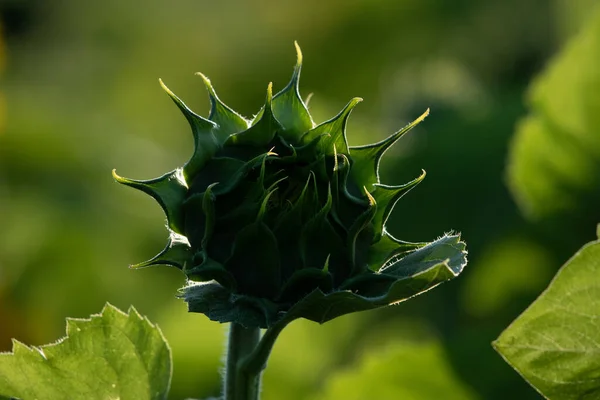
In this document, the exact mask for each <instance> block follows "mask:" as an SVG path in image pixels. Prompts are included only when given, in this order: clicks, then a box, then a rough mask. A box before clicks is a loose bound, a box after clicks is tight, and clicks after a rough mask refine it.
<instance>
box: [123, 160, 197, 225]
mask: <svg viewBox="0 0 600 400" xmlns="http://www.w3.org/2000/svg"><path fill="white" fill-rule="evenodd" d="M113 178H114V179H115V180H116V181H117V182H119V183H122V184H123V185H127V186H131V187H132V188H135V189H138V190H141V191H142V192H144V193H147V194H149V195H150V196H152V198H154V200H156V201H157V202H158V204H160V206H161V207H162V209H163V211H164V212H165V215H166V216H167V224H168V225H169V228H170V229H171V230H173V231H174V232H176V233H179V234H182V233H183V218H184V216H183V209H182V206H183V202H184V200H185V196H186V194H187V189H188V188H187V185H186V183H185V180H184V178H183V176H182V174H181V170H175V171H172V172H169V173H168V174H165V175H163V176H161V177H160V178H156V179H150V180H147V181H136V180H133V179H127V178H123V177H121V176H119V175H117V172H116V171H115V170H113Z"/></svg>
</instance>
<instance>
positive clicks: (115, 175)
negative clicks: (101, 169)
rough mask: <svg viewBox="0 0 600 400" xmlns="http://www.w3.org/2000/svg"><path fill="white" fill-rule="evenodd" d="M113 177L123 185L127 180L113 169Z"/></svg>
mask: <svg viewBox="0 0 600 400" xmlns="http://www.w3.org/2000/svg"><path fill="white" fill-rule="evenodd" d="M112 177H113V179H114V180H115V181H117V182H119V183H122V182H123V181H124V180H125V178H123V177H122V176H119V175H118V174H117V169H116V168H113V170H112Z"/></svg>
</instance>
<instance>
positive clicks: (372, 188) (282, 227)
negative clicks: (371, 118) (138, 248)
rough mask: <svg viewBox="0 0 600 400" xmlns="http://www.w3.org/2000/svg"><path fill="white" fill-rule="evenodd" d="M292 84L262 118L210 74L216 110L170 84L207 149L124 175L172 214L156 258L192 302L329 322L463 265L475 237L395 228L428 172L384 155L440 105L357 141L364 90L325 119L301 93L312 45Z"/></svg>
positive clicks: (249, 319) (227, 314)
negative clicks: (406, 173) (389, 178)
mask: <svg viewBox="0 0 600 400" xmlns="http://www.w3.org/2000/svg"><path fill="white" fill-rule="evenodd" d="M296 49H297V54H298V62H297V64H296V67H295V69H294V73H293V75H292V79H291V81H290V83H289V84H288V85H287V86H286V87H285V88H284V89H283V90H282V91H281V92H279V93H277V94H276V95H274V96H273V95H272V85H271V84H269V86H268V88H267V95H266V101H265V104H264V106H263V107H262V109H261V110H260V111H259V113H258V114H257V115H256V117H254V118H253V119H252V120H251V121H250V120H247V119H245V118H243V117H242V116H240V115H239V114H238V113H236V112H235V111H233V110H232V109H231V108H229V107H228V106H226V105H225V104H224V103H223V102H221V100H220V99H219V98H218V97H217V94H216V92H215V90H214V89H213V87H212V85H211V82H210V81H209V79H208V78H206V77H205V76H204V75H202V74H198V75H200V76H201V77H202V79H203V80H204V83H205V85H206V88H207V89H208V93H209V96H210V101H211V110H210V114H209V116H208V118H207V119H206V118H203V117H201V116H199V115H197V114H195V113H194V112H193V111H191V110H190V109H189V108H188V107H187V106H186V105H185V104H184V103H183V102H182V101H181V100H180V99H179V98H178V97H177V96H176V95H175V94H173V93H172V92H171V91H170V90H169V89H168V88H167V87H166V86H165V85H164V84H163V83H162V81H161V85H162V87H163V89H164V90H165V91H166V92H167V94H168V95H169V96H170V97H171V99H172V100H173V101H174V102H175V104H176V105H177V107H178V108H179V109H180V111H181V112H182V113H183V115H184V116H185V118H186V119H187V121H188V123H189V124H190V126H191V130H192V134H193V136H194V153H193V155H192V157H191V159H190V160H189V161H188V162H187V163H186V164H185V165H184V166H183V167H182V168H178V169H176V170H175V171H172V172H170V173H168V174H166V175H163V176H161V177H160V178H157V179H153V180H148V181H137V180H131V179H126V178H122V177H120V176H118V175H116V173H114V172H113V175H114V177H115V179H116V180H117V181H118V182H120V183H122V184H125V185H128V186H131V187H134V188H136V189H139V190H142V191H143V192H145V193H147V194H149V195H150V196H152V197H153V198H154V199H155V200H156V201H157V202H158V203H159V204H160V205H161V207H162V209H163V210H164V212H165V214H166V216H167V225H168V228H169V231H170V240H169V243H168V245H167V247H166V248H165V249H164V250H163V251H162V252H161V253H160V254H159V255H157V256H156V257H154V258H153V259H151V260H149V261H146V262H143V263H141V264H137V265H134V266H133V267H137V268H139V267H147V266H151V265H159V264H163V265H170V266H175V267H177V268H179V269H181V270H182V271H183V272H184V273H185V275H186V276H187V278H188V285H187V286H186V287H184V288H183V289H182V294H181V297H183V298H184V299H185V300H186V301H187V302H188V304H189V309H190V311H192V312H201V313H204V314H206V315H207V316H208V317H209V318H211V319H213V320H217V321H220V322H236V323H240V324H242V325H244V326H246V327H261V328H267V327H269V326H272V325H273V324H274V323H276V322H278V321H281V320H282V319H284V318H285V319H288V320H292V319H295V318H302V317H303V318H307V319H310V320H313V321H317V322H321V323H322V322H325V321H328V320H330V319H332V318H335V317H337V316H340V315H343V314H346V313H349V312H354V311H361V310H366V309H371V308H377V307H381V306H386V305H389V304H393V303H397V302H400V301H403V300H405V299H407V298H409V297H412V296H414V295H416V294H419V293H420V292H422V291H425V290H428V289H430V288H431V287H433V286H435V285H437V284H439V283H441V282H443V281H445V280H447V279H450V278H452V277H454V276H456V275H458V274H459V273H460V272H461V271H462V269H463V267H464V265H465V264H466V257H465V255H466V252H465V245H464V243H462V242H460V240H459V237H458V236H457V235H444V236H443V237H441V238H440V239H437V240H436V241H434V242H432V243H410V242H405V241H400V240H398V239H396V238H394V237H393V236H392V235H390V234H389V233H388V232H387V231H386V229H385V222H386V220H387V218H388V216H389V215H390V213H391V211H392V209H393V207H394V205H395V204H396V202H397V201H398V199H400V198H401V197H402V196H403V195H404V194H406V193H407V192H408V191H409V190H411V189H412V188H413V187H414V186H416V185H417V184H418V183H419V182H421V181H422V180H423V178H424V177H425V173H424V172H423V173H422V174H421V175H420V176H419V177H417V178H416V179H414V180H413V181H411V182H409V183H406V184H404V185H399V186H388V185H384V184H381V183H380V182H379V177H378V168H379V162H380V160H381V157H382V155H383V154H384V153H385V151H386V150H387V149H388V148H389V147H390V146H392V145H393V144H394V143H395V142H396V141H397V140H398V139H399V138H400V137H402V136H403V135H404V134H405V133H406V132H408V131H409V130H410V129H411V128H413V127H414V126H415V125H417V124H418V123H419V122H421V121H422V120H423V119H424V118H425V117H426V116H427V114H428V111H429V110H427V111H426V112H425V113H424V114H423V115H421V116H420V117H419V118H417V119H416V120H415V121H414V122H412V123H410V124H409V125H407V126H406V127H404V128H403V129H401V130H400V131H398V132H396V133H394V134H393V135H391V136H390V137H388V138H387V139H385V140H383V141H381V142H378V143H375V144H370V145H366V146H359V147H350V146H349V145H348V142H347V140H346V122H347V120H348V117H349V115H350V113H351V111H352V109H353V108H354V107H355V106H356V105H357V104H358V103H359V102H360V101H361V99H360V98H355V99H352V100H351V101H350V102H349V103H348V104H347V105H346V107H344V109H343V110H342V111H341V112H340V113H339V114H338V115H336V116H335V117H333V118H332V119H330V120H328V121H325V122H323V123H321V124H319V125H315V123H314V122H313V120H312V117H311V115H310V113H309V111H308V109H307V107H306V104H305V103H304V102H303V101H302V99H301V97H300V95H299V89H298V83H299V78H300V70H301V65H302V54H301V52H300V49H299V47H298V46H297V45H296Z"/></svg>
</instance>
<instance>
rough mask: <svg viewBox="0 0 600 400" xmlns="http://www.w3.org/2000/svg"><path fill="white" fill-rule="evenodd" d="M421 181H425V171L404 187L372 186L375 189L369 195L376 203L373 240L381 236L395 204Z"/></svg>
mask: <svg viewBox="0 0 600 400" xmlns="http://www.w3.org/2000/svg"><path fill="white" fill-rule="evenodd" d="M423 179H425V171H423V173H422V174H421V176H419V177H418V178H416V179H414V180H413V181H411V182H408V183H407V184H404V185H399V186H387V185H382V184H375V185H374V187H375V189H374V190H373V192H372V193H371V195H372V196H373V198H374V199H375V202H376V203H377V213H376V214H375V217H374V218H373V226H374V228H375V238H374V240H378V239H379V238H380V237H381V235H382V234H383V227H384V225H385V223H386V222H387V219H388V217H389V216H390V214H391V213H392V210H393V209H394V206H395V205H396V202H397V201H398V200H400V198H401V197H402V196H404V195H405V194H406V193H408V192H409V191H410V190H411V189H412V188H414V187H415V186H416V185H418V184H419V183H421V182H422V181H423Z"/></svg>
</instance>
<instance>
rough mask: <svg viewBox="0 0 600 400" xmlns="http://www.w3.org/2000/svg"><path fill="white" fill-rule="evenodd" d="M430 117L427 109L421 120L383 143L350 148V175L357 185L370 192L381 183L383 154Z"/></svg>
mask: <svg viewBox="0 0 600 400" xmlns="http://www.w3.org/2000/svg"><path fill="white" fill-rule="evenodd" d="M428 115H429V109H427V111H425V112H424V113H423V114H422V115H421V116H420V117H419V118H417V119H416V120H414V121H413V122H411V123H410V124H408V125H406V126H405V127H404V128H402V129H400V130H399V131H398V132H396V133H394V134H393V135H391V136H389V137H388V138H387V139H384V140H382V141H381V142H377V143H373V144H368V145H366V146H357V147H350V157H351V158H352V161H353V164H352V169H351V171H350V173H351V175H352V178H353V179H354V180H356V182H357V184H360V185H361V186H366V187H367V189H369V190H370V189H371V186H372V185H374V184H376V183H379V162H380V161H381V157H383V154H384V153H385V152H386V151H387V149H389V148H390V147H391V146H392V145H393V144H394V143H396V142H397V141H398V139H400V138H401V137H402V136H403V135H404V134H405V133H407V132H408V131H410V130H411V129H412V128H414V127H415V126H417V125H418V124H419V123H420V122H422V121H423V120H424V119H425V118H426V117H427V116H428Z"/></svg>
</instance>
